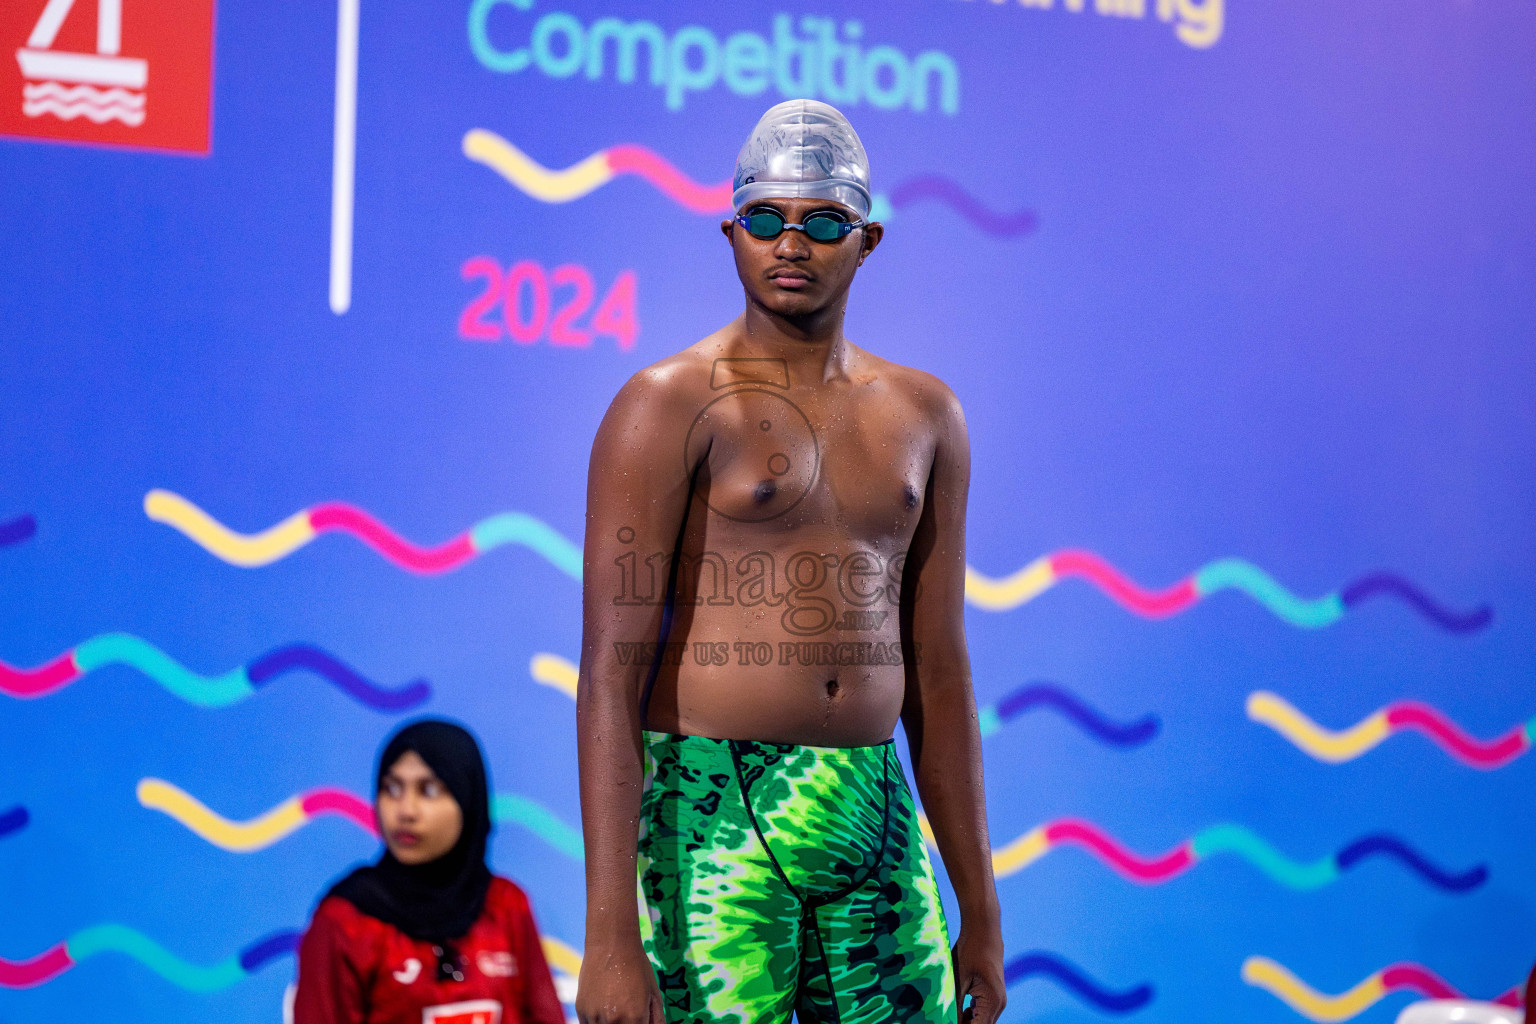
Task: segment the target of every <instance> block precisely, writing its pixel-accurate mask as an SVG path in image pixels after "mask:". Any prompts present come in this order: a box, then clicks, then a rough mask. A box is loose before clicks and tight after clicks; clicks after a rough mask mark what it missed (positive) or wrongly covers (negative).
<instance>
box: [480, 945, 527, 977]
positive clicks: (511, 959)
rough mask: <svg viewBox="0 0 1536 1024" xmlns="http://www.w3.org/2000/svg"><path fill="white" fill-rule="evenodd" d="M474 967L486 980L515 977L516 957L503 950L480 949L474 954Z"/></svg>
mask: <svg viewBox="0 0 1536 1024" xmlns="http://www.w3.org/2000/svg"><path fill="white" fill-rule="evenodd" d="M475 966H476V967H479V968H480V973H481V974H483V975H485V976H486V977H487V978H515V977H517V957H515V956H513V955H512V954H511V953H508V952H506V951H504V950H489V949H482V950H481V951H480V952H479V953H476V954H475Z"/></svg>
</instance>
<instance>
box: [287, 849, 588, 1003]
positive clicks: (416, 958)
mask: <svg viewBox="0 0 1536 1024" xmlns="http://www.w3.org/2000/svg"><path fill="white" fill-rule="evenodd" d="M455 948H457V950H458V952H459V954H460V955H461V956H462V957H463V959H464V962H465V967H464V980H463V981H453V980H451V979H450V980H448V981H439V980H438V979H437V957H436V956H435V955H434V954H433V952H432V943H430V942H424V941H422V940H420V939H413V938H411V937H410V936H409V935H406V934H405V933H404V932H402V931H400V929H398V928H396V927H395V926H394V925H390V924H385V923H384V922H383V921H380V920H379V919H378V918H375V917H369V916H368V915H367V914H364V913H363V912H362V911H360V910H358V909H357V908H356V907H354V906H353V905H352V904H351V903H348V902H347V901H346V900H344V899H341V898H339V897H336V896H332V897H328V898H327V899H325V900H323V901H321V903H320V907H319V909H317V910H316V911H315V917H314V920H313V921H311V922H310V924H309V930H308V931H307V932H305V933H304V939H303V941H301V942H300V943H299V989H298V993H297V994H296V995H295V997H294V1004H293V1021H294V1024H565V1013H564V1011H563V1010H562V1009H561V1007H560V1000H559V999H558V998H557V997H556V996H555V983H554V979H553V978H551V977H550V974H549V965H548V964H547V963H545V961H544V950H543V948H542V946H541V945H540V943H539V931H538V928H537V927H536V926H535V925H534V923H533V911H532V909H530V908H529V906H528V897H527V896H525V895H523V890H521V889H519V888H518V887H517V886H516V885H514V884H512V883H511V882H509V881H507V880H506V879H505V878H492V879H491V888H490V891H489V892H487V893H486V896H485V909H484V910H482V911H481V912H480V916H479V918H477V919H476V920H475V923H474V924H473V925H471V926H470V929H469V932H468V933H467V934H465V935H464V937H463V938H461V939H459V941H458V943H457V945H456V947H455Z"/></svg>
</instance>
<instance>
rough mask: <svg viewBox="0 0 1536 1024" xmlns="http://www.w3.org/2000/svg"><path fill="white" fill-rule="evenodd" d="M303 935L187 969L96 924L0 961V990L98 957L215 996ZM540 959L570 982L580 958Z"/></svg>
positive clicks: (135, 936)
mask: <svg viewBox="0 0 1536 1024" xmlns="http://www.w3.org/2000/svg"><path fill="white" fill-rule="evenodd" d="M303 934H304V933H303V932H301V931H297V930H294V929H284V930H283V931H276V932H273V933H271V934H270V935H266V936H263V937H262V938H259V939H257V940H256V941H255V942H252V943H251V944H250V945H248V946H246V947H245V948H244V949H242V950H241V951H240V952H239V953H237V954H236V955H234V956H232V957H230V958H228V959H227V960H222V961H220V962H219V963H216V964H214V965H213V966H211V967H203V966H199V965H197V964H191V963H188V962H187V961H185V960H183V959H181V958H180V957H178V956H176V955H175V954H174V953H171V952H169V951H168V950H166V949H165V947H163V946H161V945H160V944H159V943H158V942H155V941H154V940H153V939H151V938H149V937H148V936H146V935H144V934H143V933H142V932H138V931H135V930H134V929H132V928H129V927H127V926H126V925H121V924H99V925H95V926H93V927H90V928H85V929H82V930H81V931H78V932H76V933H75V934H74V935H71V936H70V937H69V938H68V939H66V940H65V941H63V942H61V943H59V944H58V945H57V946H54V947H53V948H51V949H49V950H46V951H45V952H43V953H40V954H38V955H37V956H35V957H32V958H31V959H29V960H6V959H5V958H4V957H0V988H32V987H34V986H36V985H41V984H43V983H44V982H47V981H52V980H53V979H54V978H57V977H58V976H59V975H61V974H63V973H64V972H65V971H67V970H69V969H70V968H71V967H73V966H75V965H76V964H78V963H81V962H83V961H85V960H88V959H89V958H91V957H93V956H95V955H96V954H98V953H122V954H124V955H125V956H129V957H132V958H133V959H135V960H137V961H138V962H139V963H141V964H143V965H144V966H145V967H148V968H149V969H150V970H152V971H154V972H155V973H156V974H158V975H160V977H162V978H164V979H165V980H166V981H169V982H170V983H171V984H173V985H175V986H177V987H178V988H182V989H186V990H187V991H189V992H218V991H220V990H222V989H226V988H229V987H230V986H231V985H234V984H236V983H237V982H240V981H243V980H245V979H246V978H248V977H250V976H251V975H252V974H255V973H256V972H257V971H259V970H261V969H262V968H263V967H265V966H266V965H267V964H269V963H271V962H272V961H274V960H277V959H278V958H280V957H284V956H288V955H290V954H292V953H293V952H294V951H295V950H297V949H298V948H299V939H301V938H302V937H303ZM540 944H541V945H542V946H543V947H544V957H545V959H546V960H548V961H549V963H550V966H552V967H554V968H555V969H556V970H560V971H565V972H566V973H567V974H570V975H571V976H572V977H574V976H575V975H576V974H577V973H578V972H579V971H580V970H581V955H580V954H579V953H577V952H576V951H575V950H574V949H572V948H571V947H570V946H568V945H566V944H565V943H563V942H561V941H560V940H559V939H556V938H551V937H550V936H548V935H544V936H540Z"/></svg>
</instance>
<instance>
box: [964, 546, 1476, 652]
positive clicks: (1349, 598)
mask: <svg viewBox="0 0 1536 1024" xmlns="http://www.w3.org/2000/svg"><path fill="white" fill-rule="evenodd" d="M1074 576H1075V577H1079V578H1081V579H1085V580H1087V581H1088V582H1090V583H1092V584H1093V585H1094V586H1096V587H1098V588H1099V589H1100V590H1101V591H1103V592H1104V594H1105V595H1106V596H1108V597H1109V598H1111V599H1112V600H1114V601H1115V602H1117V603H1118V604H1120V605H1121V606H1122V607H1124V608H1125V609H1127V610H1128V611H1131V612H1134V613H1135V614H1137V615H1140V616H1141V617H1143V618H1147V619H1165V618H1167V617H1169V616H1171V615H1177V614H1179V613H1180V612H1184V611H1188V610H1189V609H1190V608H1192V607H1194V606H1195V604H1197V603H1198V602H1199V601H1201V600H1202V599H1204V598H1206V597H1209V596H1211V595H1212V594H1214V593H1216V592H1218V591H1221V590H1237V591H1240V592H1242V593H1244V594H1246V595H1247V596H1248V597H1250V598H1252V599H1253V600H1254V601H1257V602H1258V603H1259V604H1260V605H1261V606H1262V607H1264V608H1265V609H1266V610H1267V611H1269V612H1270V613H1271V614H1272V615H1274V616H1275V617H1276V618H1278V619H1280V620H1281V621H1283V622H1286V623H1288V624H1290V625H1292V626H1297V627H1299V628H1301V629H1321V628H1322V627H1324V626H1330V625H1332V624H1333V623H1335V622H1337V621H1339V619H1341V618H1343V616H1344V613H1345V612H1346V611H1348V610H1350V609H1351V608H1354V607H1355V606H1356V605H1359V604H1361V603H1363V602H1365V601H1367V600H1370V599H1371V598H1373V597H1379V596H1391V597H1396V598H1397V599H1398V600H1400V601H1402V602H1403V603H1405V604H1407V605H1408V606H1409V607H1410V608H1412V609H1413V610H1414V611H1416V612H1418V613H1419V615H1421V616H1422V617H1423V618H1425V619H1427V620H1428V621H1430V622H1431V623H1433V624H1434V625H1436V626H1439V627H1440V628H1441V629H1444V630H1446V631H1447V632H1451V633H1471V632H1476V631H1477V630H1480V629H1484V628H1486V627H1487V626H1488V624H1489V623H1490V622H1492V621H1493V609H1491V608H1489V607H1488V606H1487V605H1482V606H1480V607H1478V608H1474V609H1473V610H1472V611H1469V612H1455V611H1451V610H1449V609H1447V608H1445V607H1444V606H1443V605H1440V604H1438V603H1437V602H1435V601H1434V600H1433V599H1432V598H1430V597H1429V596H1428V595H1427V594H1425V593H1424V592H1423V591H1422V590H1420V589H1419V588H1418V587H1417V586H1415V585H1414V584H1412V583H1410V582H1409V581H1408V580H1406V579H1404V578H1403V577H1401V576H1398V575H1396V574H1394V573H1376V574H1374V575H1371V576H1367V577H1364V578H1363V579H1360V580H1356V581H1355V582H1354V583H1351V584H1349V585H1348V586H1346V587H1344V588H1343V589H1342V590H1338V591H1335V592H1334V593H1331V594H1325V595H1323V596H1322V597H1317V598H1302V597H1298V596H1297V595H1296V594H1293V593H1292V592H1291V591H1289V590H1287V589H1286V588H1285V587H1284V586H1282V585H1281V584H1280V583H1278V582H1276V581H1275V579H1274V577H1272V576H1270V575H1269V574H1268V573H1266V572H1265V571H1264V570H1263V569H1260V568H1259V567H1258V566H1256V565H1254V564H1252V563H1251V562H1246V561H1244V560H1242V559H1241V558H1222V559H1218V560H1217V561H1214V562H1211V563H1209V564H1207V565H1205V566H1202V567H1201V568H1200V569H1199V570H1197V571H1196V572H1195V573H1194V575H1192V576H1189V577H1186V578H1185V579H1183V580H1180V581H1179V582H1178V583H1175V584H1173V585H1172V586H1170V587H1166V588H1164V589H1162V590H1149V589H1147V588H1146V587H1143V586H1142V585H1141V584H1140V583H1137V582H1136V581H1135V580H1133V579H1131V578H1129V577H1128V576H1126V575H1125V574H1124V573H1122V572H1121V571H1120V570H1119V569H1117V568H1115V567H1114V566H1113V565H1110V564H1109V562H1107V561H1105V560H1104V559H1103V558H1102V557H1100V556H1099V555H1097V554H1094V553H1093V552H1092V551H1080V550H1065V551H1057V552H1054V553H1052V554H1049V555H1043V556H1041V557H1040V558H1037V559H1035V560H1034V561H1033V562H1030V563H1029V564H1028V565H1026V566H1025V567H1024V568H1022V569H1020V570H1019V571H1018V572H1015V573H1013V574H1012V575H1010V576H1005V577H1003V578H1001V579H994V578H992V577H990V576H984V575H982V574H981V573H979V572H977V571H976V570H975V569H973V568H971V567H970V566H966V570H965V596H966V599H967V600H969V601H970V602H971V603H972V604H974V605H976V606H977V607H979V608H984V609H986V610H987V611H998V612H1000V611H1009V610H1011V609H1014V608H1017V607H1018V606H1019V605H1021V604H1024V603H1026V602H1028V601H1033V600H1034V599H1035V598H1037V597H1039V596H1040V595H1041V594H1043V593H1045V592H1046V591H1047V590H1049V589H1050V588H1051V587H1053V586H1055V585H1056V584H1057V583H1060V582H1061V581H1062V580H1064V579H1068V578H1070V577H1074Z"/></svg>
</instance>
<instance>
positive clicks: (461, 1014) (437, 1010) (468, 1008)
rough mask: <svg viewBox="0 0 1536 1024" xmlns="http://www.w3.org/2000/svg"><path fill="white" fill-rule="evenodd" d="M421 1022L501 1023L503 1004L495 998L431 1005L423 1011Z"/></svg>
mask: <svg viewBox="0 0 1536 1024" xmlns="http://www.w3.org/2000/svg"><path fill="white" fill-rule="evenodd" d="M421 1024H501V1004H500V1003H499V1002H497V1001H496V1000H494V999H471V1000H468V1001H467V1002H463V1003H448V1004H446V1005H443V1006H429V1007H427V1008H426V1009H425V1010H422V1011H421Z"/></svg>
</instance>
